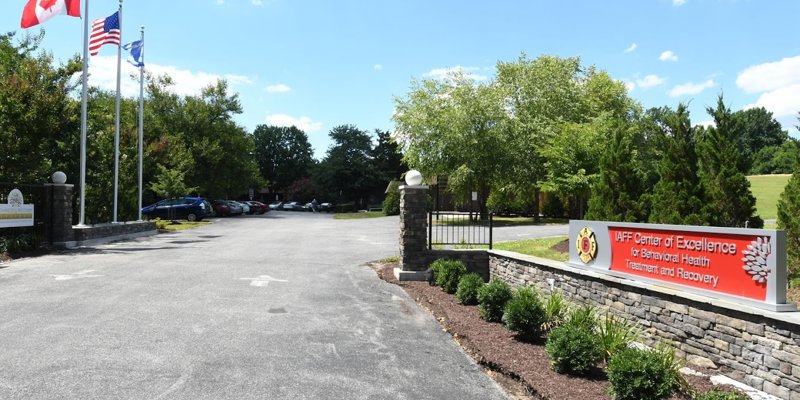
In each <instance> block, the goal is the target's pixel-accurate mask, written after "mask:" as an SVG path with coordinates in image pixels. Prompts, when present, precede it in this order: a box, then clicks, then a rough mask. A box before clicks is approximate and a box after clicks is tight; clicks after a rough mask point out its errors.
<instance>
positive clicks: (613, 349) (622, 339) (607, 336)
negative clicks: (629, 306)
mask: <svg viewBox="0 0 800 400" xmlns="http://www.w3.org/2000/svg"><path fill="white" fill-rule="evenodd" d="M641 333H642V330H641V329H639V324H638V323H636V324H634V323H631V321H628V320H627V319H625V318H620V317H617V316H615V315H614V314H611V313H608V312H607V313H606V317H605V319H603V320H601V321H600V323H599V324H598V327H597V336H598V339H599V340H600V348H601V349H602V350H603V361H605V362H608V360H609V359H611V357H613V356H614V355H615V354H617V353H619V352H620V351H622V350H623V349H626V348H628V345H629V344H630V343H631V342H633V341H636V340H638V339H639V336H641Z"/></svg>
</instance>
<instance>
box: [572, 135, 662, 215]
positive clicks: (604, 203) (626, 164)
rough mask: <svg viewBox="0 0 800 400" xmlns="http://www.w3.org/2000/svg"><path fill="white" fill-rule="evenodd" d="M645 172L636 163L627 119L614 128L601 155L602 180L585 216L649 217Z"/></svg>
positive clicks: (595, 189) (593, 190) (599, 181)
mask: <svg viewBox="0 0 800 400" xmlns="http://www.w3.org/2000/svg"><path fill="white" fill-rule="evenodd" d="M643 182H644V176H643V174H642V172H641V170H639V168H638V167H637V164H636V152H635V150H634V147H633V140H632V135H631V133H630V132H629V127H628V125H627V124H626V123H624V122H619V123H618V124H617V126H616V127H615V128H614V132H613V133H612V138H611V141H610V143H609V147H608V149H606V152H605V153H604V154H603V156H602V157H601V159H600V176H599V180H598V181H597V182H596V183H595V185H594V187H593V188H592V197H591V198H590V199H589V211H588V212H587V213H586V219H592V220H603V221H624V222H643V221H646V220H647V212H648V209H647V208H648V207H647V200H648V197H649V196H646V195H645V193H644V184H643Z"/></svg>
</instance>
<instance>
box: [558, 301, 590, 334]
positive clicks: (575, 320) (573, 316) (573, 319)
mask: <svg viewBox="0 0 800 400" xmlns="http://www.w3.org/2000/svg"><path fill="white" fill-rule="evenodd" d="M565 324H566V325H571V326H574V327H577V328H581V329H586V330H587V331H589V332H594V330H595V329H596V328H597V313H596V312H595V309H594V307H592V306H590V305H585V306H582V307H579V308H576V309H574V310H572V311H570V313H569V314H568V315H567V320H566V323H565Z"/></svg>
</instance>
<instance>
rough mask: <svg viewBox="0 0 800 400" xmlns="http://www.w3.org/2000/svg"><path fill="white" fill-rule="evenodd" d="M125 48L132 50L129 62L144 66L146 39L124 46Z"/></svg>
mask: <svg viewBox="0 0 800 400" xmlns="http://www.w3.org/2000/svg"><path fill="white" fill-rule="evenodd" d="M122 48H123V49H125V50H130V51H131V54H130V55H128V62H129V63H131V64H132V65H134V66H136V67H144V41H142V40H137V41H135V42H132V43H128V44H126V45H124V46H122Z"/></svg>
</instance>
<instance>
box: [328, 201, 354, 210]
mask: <svg viewBox="0 0 800 400" xmlns="http://www.w3.org/2000/svg"><path fill="white" fill-rule="evenodd" d="M333 208H334V210H335V212H337V213H349V212H356V211H358V207H356V203H354V202H352V201H351V202H349V203H342V204H337V205H335V206H333Z"/></svg>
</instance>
